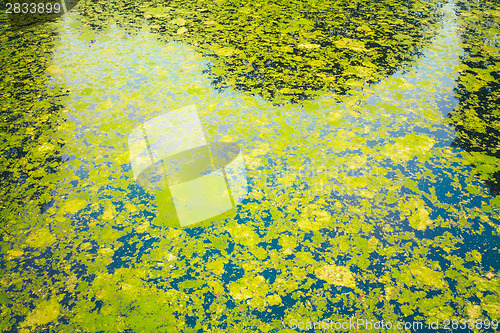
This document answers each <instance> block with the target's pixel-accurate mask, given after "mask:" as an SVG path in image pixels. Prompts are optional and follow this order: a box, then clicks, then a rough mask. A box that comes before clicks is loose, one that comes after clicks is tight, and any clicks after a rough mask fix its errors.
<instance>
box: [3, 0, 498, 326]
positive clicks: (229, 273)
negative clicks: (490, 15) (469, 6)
mask: <svg viewBox="0 0 500 333" xmlns="http://www.w3.org/2000/svg"><path fill="white" fill-rule="evenodd" d="M81 3H85V2H84V0H82V1H81ZM92 8H94V7H92V6H90V7H89V8H87V10H90V9H92ZM453 9H454V6H453V5H452V4H449V5H446V6H444V8H443V10H442V12H443V15H445V21H444V23H443V27H442V29H439V30H438V31H437V32H438V34H437V36H436V38H434V39H433V40H432V43H431V44H430V45H429V46H428V47H427V48H425V50H424V51H423V56H422V57H421V58H419V59H418V60H416V62H415V63H414V66H413V67H411V68H407V71H405V72H397V73H395V74H394V75H392V76H390V77H387V78H384V79H382V80H381V81H380V82H378V83H376V84H372V85H370V86H368V85H365V86H364V87H363V89H357V90H356V89H352V91H351V93H350V94H349V95H342V96H339V95H338V94H336V93H330V92H324V93H322V94H321V95H318V96H317V98H315V99H310V100H305V101H302V103H300V104H284V105H281V106H277V105H276V104H274V103H273V101H269V100H266V99H264V98H262V97H260V96H258V95H256V96H251V95H249V94H247V93H244V92H241V91H237V90H238V89H232V88H228V89H225V90H223V91H217V90H215V89H214V88H213V86H212V85H211V78H210V76H209V75H205V74H203V71H204V69H206V66H207V64H208V62H207V60H206V57H205V58H204V57H203V56H202V54H200V53H199V52H197V51H196V49H194V48H193V47H191V46H189V45H187V44H185V43H179V42H160V41H159V39H160V36H159V35H157V34H155V33H154V32H152V31H151V30H150V28H148V27H147V26H146V25H144V26H142V27H141V26H140V25H137V26H139V30H138V31H139V32H138V33H137V34H132V35H129V34H127V33H126V32H125V31H124V30H122V29H121V28H117V27H116V26H111V27H108V28H104V29H103V30H102V31H99V32H96V31H91V30H87V29H86V28H85V27H84V25H82V24H81V22H80V17H79V16H78V13H72V14H71V15H68V16H67V17H66V18H65V21H64V22H61V24H60V26H59V27H58V29H59V39H58V40H57V45H56V47H55V49H54V57H53V60H52V63H51V65H50V66H49V67H48V68H47V71H48V73H49V74H50V76H51V80H52V81H51V85H52V86H53V87H57V85H60V86H61V87H62V88H61V89H63V90H64V91H66V90H68V96H67V97H65V99H64V100H63V101H61V104H63V105H64V107H63V109H62V110H61V114H62V115H63V116H64V117H65V119H66V120H67V121H61V122H60V124H59V125H58V127H57V133H58V138H60V140H61V142H64V145H62V144H61V148H60V154H63V156H65V158H64V162H63V163H60V164H59V166H58V169H57V172H54V173H53V176H52V178H50V179H49V180H50V182H51V183H52V184H56V185H57V187H55V186H54V187H52V189H53V190H52V192H51V198H52V200H53V203H52V204H51V205H50V207H46V208H45V209H44V210H43V211H44V213H39V211H37V210H32V209H30V208H29V207H31V206H28V207H26V208H25V209H24V212H23V213H24V214H25V215H24V216H26V218H25V219H26V221H27V222H25V223H26V224H30V227H29V228H26V229H25V230H24V231H23V230H20V231H17V233H16V234H15V237H12V238H11V239H8V238H3V243H2V244H4V245H3V247H4V248H5V249H6V250H5V251H4V252H5V253H4V254H3V255H4V262H5V264H3V266H2V269H3V270H5V272H6V274H5V275H4V276H6V277H4V278H2V279H1V280H0V282H1V286H2V290H3V292H2V294H0V297H2V299H7V300H8V301H7V302H5V304H6V305H2V306H3V307H2V308H1V309H2V316H4V317H6V318H14V319H15V320H17V324H10V323H7V324H3V325H4V327H6V328H7V329H8V328H9V327H10V325H17V326H18V327H21V328H22V329H25V330H29V329H34V328H35V327H39V328H41V327H45V328H48V327H53V329H58V328H59V327H63V326H64V327H65V328H67V329H73V328H75V329H76V330H82V331H85V332H99V331H106V332H108V331H109V332H116V331H126V330H129V331H134V332H153V331H159V332H163V331H172V332H184V331H185V332H189V331H200V330H201V331H210V330H214V331H215V330H219V331H224V332H232V331H238V332H239V331H241V332H245V331H248V332H257V331H259V332H260V331H265V332H270V331H278V330H279V329H282V328H283V325H285V326H287V327H288V326H289V324H290V322H292V320H296V321H297V320H299V321H315V320H317V318H319V319H331V320H333V321H342V320H349V318H363V319H364V320H373V321H377V320H384V321H386V322H387V321H392V322H397V321H399V320H404V321H412V320H422V321H426V322H427V321H435V320H437V319H440V320H442V319H443V318H452V317H457V318H464V319H481V320H483V319H492V318H497V317H498V313H499V310H500V305H499V304H500V302H499V299H498V290H497V289H498V277H497V271H498V269H499V260H498V249H497V248H496V245H495V244H497V243H498V237H497V229H498V220H499V218H500V201H499V199H498V198H494V197H491V196H490V195H489V193H488V190H487V188H486V186H485V185H483V184H482V183H481V182H479V181H478V180H477V179H475V178H474V177H473V176H472V175H471V167H470V165H469V163H468V162H467V159H464V158H463V152H461V151H460V150H459V149H457V148H451V147H450V142H451V140H452V139H453V136H454V133H453V131H452V130H451V129H450V127H449V126H448V125H447V124H446V118H445V117H444V116H445V115H446V114H448V113H449V112H450V110H452V109H453V108H454V107H455V106H456V105H457V100H456V99H455V98H454V94H453V89H454V88H455V80H456V79H457V78H458V76H459V73H458V71H457V66H458V65H459V64H460V59H459V57H460V55H461V54H462V53H463V50H462V49H461V48H460V47H459V46H458V45H459V44H458V35H457V28H458V25H457V22H456V21H455V16H454V12H453ZM163 11H164V12H161V11H160V12H158V9H157V12H156V14H155V13H153V14H155V15H156V16H158V17H159V16H161V15H163V14H165V12H168V10H167V9H165V8H164V9H163ZM162 13H163V14H162ZM150 14H151V13H150ZM165 15H166V14H165ZM132 17H133V15H132ZM86 19H88V18H86ZM181 23H182V22H181V21H179V20H177V21H175V22H174V23H172V24H173V25H176V26H178V25H179V24H181ZM184 25H187V23H185V24H184ZM181 26H183V25H182V24H181ZM187 26H188V28H189V27H190V26H189V25H187ZM178 29H179V28H178ZM54 89H55V88H54ZM339 100H340V101H339ZM192 104H196V108H197V110H198V114H199V119H200V122H201V124H196V126H195V127H196V128H198V127H202V128H203V132H201V134H200V133H198V137H197V138H198V141H200V142H202V143H203V144H205V143H206V142H211V141H219V142H220V143H219V145H221V146H223V145H224V144H223V143H227V144H228V145H231V144H229V143H237V144H238V145H239V146H240V147H241V151H239V150H234V151H233V153H234V154H232V155H231V156H233V155H237V154H238V153H241V154H242V156H243V159H244V164H245V167H246V169H247V173H248V183H249V187H248V196H246V197H245V199H244V200H242V201H241V203H240V205H239V206H237V207H236V208H237V209H236V211H235V216H230V217H227V218H221V219H216V220H214V221H211V222H210V223H207V224H203V225H201V226H195V227H193V228H186V229H179V228H166V226H165V224H164V223H161V221H160V217H161V215H162V211H165V209H166V210H168V208H165V206H163V207H162V202H161V200H155V191H154V189H151V188H149V187H148V186H140V184H138V183H137V182H136V181H135V178H137V177H134V175H136V176H137V175H138V173H136V170H134V169H135V167H136V166H137V165H135V166H134V162H133V161H134V159H135V157H134V156H135V155H134V153H131V152H130V142H129V138H130V135H131V133H134V130H135V129H137V128H140V127H141V124H142V123H146V124H147V122H148V121H151V120H153V121H155V119H160V118H161V117H162V115H164V116H165V117H168V115H173V114H175V111H173V110H178V109H180V108H182V107H185V106H187V105H192ZM157 117H160V118H157ZM159 124H160V123H159V122H156V123H153V124H152V125H155V126H156V127H159V126H158V125H159ZM146 133H147V130H146ZM190 133H191V132H190ZM161 134H162V133H160V135H159V137H161ZM184 134H186V133H184ZM191 135H192V136H191V137H190V139H193V140H195V142H196V137H195V136H194V134H193V133H191ZM200 135H201V136H200ZM143 137H149V134H146V136H143ZM202 137H203V140H201V139H202ZM205 140H206V141H205ZM160 141H161V140H160ZM162 142H163V141H162ZM179 142H180V141H179ZM183 142H184V141H183ZM215 145H217V144H215ZM155 147H157V146H155ZM49 148H50V147H49V146H47V145H45V144H42V145H40V147H36V149H37V150H39V151H42V152H43V151H48V150H49ZM185 148H186V149H187V148H188V147H185ZM212 148H213V147H212ZM212 148H211V151H212V152H214V151H217V149H216V148H215V149H212ZM52 149H54V148H52ZM163 149H167V150H169V149H172V147H170V146H168V147H167V146H163ZM132 150H133V149H132ZM224 151H225V150H224ZM204 152H206V151H204V150H203V149H202V150H200V151H199V153H200V155H199V156H202V157H203V156H205V157H206V156H207V155H206V154H203V153H204ZM216 155H217V154H216ZM188 156H191V157H192V154H191V151H190V152H189V155H188ZM197 156H198V155H197ZM238 156H241V155H238ZM178 157H179V158H180V159H182V160H184V158H185V157H186V156H184V155H182V156H178ZM212 158H213V156H212ZM131 160H132V163H131ZM207 160H208V159H207V158H205V159H203V158H201V159H200V161H207ZM235 160H236V159H235ZM225 162H227V161H226V160H224V161H223V162H221V163H219V164H220V165H221V166H222V165H223V164H224V163H225ZM200 163H201V162H200ZM215 164H216V165H219V164H217V163H215ZM205 166H206V167H207V169H210V168H208V163H206V164H205ZM210 170H211V169H210ZM311 170H312V171H311ZM193 172H194V171H193ZM197 172H199V170H198V171H197ZM194 173H195V172H194ZM166 174H167V172H166V171H165V173H164V175H166ZM236 174H238V172H236ZM190 175H191V176H192V174H190ZM196 176H199V173H198V174H196ZM226 179H227V178H226ZM49 180H47V182H48V181H49ZM140 183H141V184H143V185H144V183H143V182H140ZM224 185H227V184H224ZM230 185H231V184H230ZM222 187H223V186H222ZM226 189H227V187H226ZM202 192H203V191H200V193H202ZM157 198H158V197H156V199H157ZM233 201H234V198H233ZM237 201H239V200H237ZM231 204H233V203H232V202H231ZM231 206H233V205H231ZM212 208H213V207H210V209H212ZM10 218H11V219H13V218H12V217H10ZM47 272H48V273H47ZM24 290H27V291H26V292H27V293H31V294H29V297H26V294H25V293H24ZM21 305H22V310H20V309H19V307H20V306H21ZM15 316H18V317H15ZM56 323H57V325H58V326H57V327H56V326H55V325H56ZM490 331H491V330H490Z"/></svg>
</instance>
